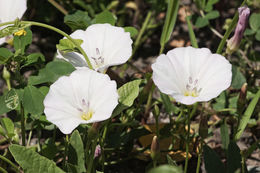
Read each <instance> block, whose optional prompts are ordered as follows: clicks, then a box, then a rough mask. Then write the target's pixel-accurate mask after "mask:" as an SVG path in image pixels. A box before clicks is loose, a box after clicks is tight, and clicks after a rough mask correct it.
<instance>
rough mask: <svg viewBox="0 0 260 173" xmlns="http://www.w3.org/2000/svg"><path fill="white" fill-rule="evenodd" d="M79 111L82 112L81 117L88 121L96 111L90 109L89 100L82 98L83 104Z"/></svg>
mask: <svg viewBox="0 0 260 173" xmlns="http://www.w3.org/2000/svg"><path fill="white" fill-rule="evenodd" d="M78 111H80V112H81V115H80V117H81V119H82V120H86V121H87V120H90V119H91V118H92V116H93V113H94V112H93V111H92V110H91V109H89V102H88V103H86V101H85V99H82V106H81V108H78Z"/></svg>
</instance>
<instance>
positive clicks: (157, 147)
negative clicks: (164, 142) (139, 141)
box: [151, 136, 160, 160]
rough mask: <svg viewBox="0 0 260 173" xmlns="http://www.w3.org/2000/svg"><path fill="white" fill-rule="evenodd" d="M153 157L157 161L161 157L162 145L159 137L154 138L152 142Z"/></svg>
mask: <svg viewBox="0 0 260 173" xmlns="http://www.w3.org/2000/svg"><path fill="white" fill-rule="evenodd" d="M151 157H152V159H153V160H157V159H158V158H159V157H160V144H159V140H158V138H157V136H154V137H153V140H152V144H151Z"/></svg>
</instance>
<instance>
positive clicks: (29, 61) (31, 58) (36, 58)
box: [21, 53, 45, 68]
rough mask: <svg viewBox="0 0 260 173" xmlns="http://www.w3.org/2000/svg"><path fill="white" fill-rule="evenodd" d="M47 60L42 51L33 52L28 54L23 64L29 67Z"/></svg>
mask: <svg viewBox="0 0 260 173" xmlns="http://www.w3.org/2000/svg"><path fill="white" fill-rule="evenodd" d="M44 61H45V58H44V55H43V54H41V53H32V54H30V55H28V56H27V57H26V59H25V63H24V64H23V65H22V66H21V68H23V67H28V66H31V65H34V64H38V63H42V62H44Z"/></svg>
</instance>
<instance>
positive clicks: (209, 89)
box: [200, 54, 232, 100]
mask: <svg viewBox="0 0 260 173" xmlns="http://www.w3.org/2000/svg"><path fill="white" fill-rule="evenodd" d="M209 59H210V60H209V61H208V66H210V67H211V68H210V69H208V71H207V73H204V74H203V76H201V80H200V81H201V85H202V86H203V90H202V91H201V97H203V98H204V99H205V100H210V99H212V98H215V97H217V96H218V95H219V94H220V93H221V92H222V91H223V90H225V89H227V88H228V87H229V86H230V84H231V79H232V66H231V64H230V63H229V62H228V61H227V60H226V59H225V57H223V56H221V55H218V54H212V55H211V56H210V57H209Z"/></svg>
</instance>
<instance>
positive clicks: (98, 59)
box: [91, 48, 104, 68]
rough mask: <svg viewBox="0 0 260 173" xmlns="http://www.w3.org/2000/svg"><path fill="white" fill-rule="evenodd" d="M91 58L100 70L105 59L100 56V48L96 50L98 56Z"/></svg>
mask: <svg viewBox="0 0 260 173" xmlns="http://www.w3.org/2000/svg"><path fill="white" fill-rule="evenodd" d="M91 58H92V59H93V60H94V62H95V67H96V68H99V67H101V66H102V65H103V64H104V58H103V57H102V56H101V55H100V51H99V49H98V48H96V56H95V57H91Z"/></svg>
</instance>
